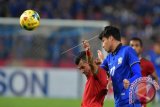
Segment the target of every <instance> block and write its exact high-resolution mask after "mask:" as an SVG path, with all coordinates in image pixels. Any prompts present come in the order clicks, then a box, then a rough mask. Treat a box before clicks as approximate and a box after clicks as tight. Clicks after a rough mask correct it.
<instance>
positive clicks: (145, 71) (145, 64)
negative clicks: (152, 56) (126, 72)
mask: <svg viewBox="0 0 160 107" xmlns="http://www.w3.org/2000/svg"><path fill="white" fill-rule="evenodd" d="M129 44H130V46H131V47H132V48H134V49H135V51H136V52H137V54H138V57H139V60H140V66H141V73H142V76H143V77H147V76H151V77H153V78H154V79H155V80H156V81H157V82H158V77H157V75H156V73H155V68H154V65H153V64H152V63H151V62H150V61H149V60H147V59H145V58H143V57H142V50H143V43H142V40H141V39H140V38H137V37H134V38H132V39H131V40H130V42H129ZM142 107H146V104H142Z"/></svg>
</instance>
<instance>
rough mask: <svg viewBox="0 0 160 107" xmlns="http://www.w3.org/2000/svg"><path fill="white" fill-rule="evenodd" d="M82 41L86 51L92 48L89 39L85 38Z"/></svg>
mask: <svg viewBox="0 0 160 107" xmlns="http://www.w3.org/2000/svg"><path fill="white" fill-rule="evenodd" d="M82 43H83V47H84V49H85V50H86V51H87V50H89V49H90V44H89V42H88V40H83V41H82Z"/></svg>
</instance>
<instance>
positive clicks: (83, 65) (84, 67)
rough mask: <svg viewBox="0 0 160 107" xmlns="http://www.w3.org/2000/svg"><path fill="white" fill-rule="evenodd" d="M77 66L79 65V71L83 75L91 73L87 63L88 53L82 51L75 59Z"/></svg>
mask: <svg viewBox="0 0 160 107" xmlns="http://www.w3.org/2000/svg"><path fill="white" fill-rule="evenodd" d="M75 64H76V65H77V67H78V69H79V70H80V71H81V73H83V74H85V75H88V74H89V73H90V70H91V68H90V66H89V64H88V63H87V58H86V52H85V51H82V52H80V53H79V55H78V56H77V57H76V58H75Z"/></svg>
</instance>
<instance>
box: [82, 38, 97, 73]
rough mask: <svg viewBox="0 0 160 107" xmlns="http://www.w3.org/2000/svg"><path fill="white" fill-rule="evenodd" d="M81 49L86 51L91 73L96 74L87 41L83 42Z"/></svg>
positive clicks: (95, 67)
mask: <svg viewBox="0 0 160 107" xmlns="http://www.w3.org/2000/svg"><path fill="white" fill-rule="evenodd" d="M83 47H84V49H85V51H86V59H87V63H88V64H89V65H90V67H91V71H92V73H93V74H96V73H97V72H98V66H97V65H96V63H95V62H94V59H93V55H92V52H91V49H90V44H89V42H88V41H87V40H84V41H83Z"/></svg>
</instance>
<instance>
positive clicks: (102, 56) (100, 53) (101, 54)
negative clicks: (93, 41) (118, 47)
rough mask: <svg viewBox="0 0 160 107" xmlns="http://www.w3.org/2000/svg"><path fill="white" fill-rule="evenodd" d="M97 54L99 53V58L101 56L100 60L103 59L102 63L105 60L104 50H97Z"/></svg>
mask: <svg viewBox="0 0 160 107" xmlns="http://www.w3.org/2000/svg"><path fill="white" fill-rule="evenodd" d="M97 54H98V58H99V60H100V61H101V63H102V62H103V60H104V55H103V53H102V51H100V50H98V51H97Z"/></svg>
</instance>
